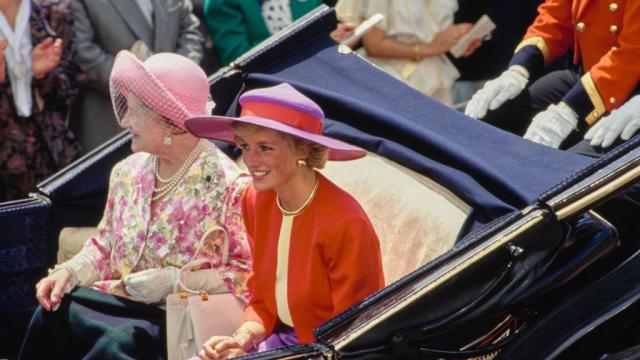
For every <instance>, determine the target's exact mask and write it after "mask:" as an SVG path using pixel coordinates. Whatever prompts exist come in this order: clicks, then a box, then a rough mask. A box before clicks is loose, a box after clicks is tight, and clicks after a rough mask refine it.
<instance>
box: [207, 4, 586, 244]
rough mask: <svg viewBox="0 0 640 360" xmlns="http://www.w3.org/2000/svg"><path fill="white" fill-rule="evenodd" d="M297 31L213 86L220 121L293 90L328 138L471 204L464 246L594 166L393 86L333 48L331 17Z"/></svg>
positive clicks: (320, 13)
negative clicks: (267, 93)
mask: <svg viewBox="0 0 640 360" xmlns="http://www.w3.org/2000/svg"><path fill="white" fill-rule="evenodd" d="M301 22H302V23H304V22H306V24H302V25H300V24H298V25H299V26H294V27H291V28H290V29H289V30H290V31H289V32H287V33H286V34H283V35H279V36H276V37H273V38H271V39H268V40H267V41H266V42H265V43H263V44H262V45H260V46H258V47H257V48H256V49H254V50H253V51H251V52H249V53H247V54H245V55H244V56H243V57H241V58H239V59H237V60H236V61H235V62H234V63H233V64H232V67H230V68H224V69H221V70H220V71H219V72H218V73H216V74H214V75H213V76H212V77H211V79H210V80H211V83H212V94H213V97H214V100H215V101H216V103H217V106H216V109H215V113H217V114H227V115H237V112H238V110H239V109H238V108H237V103H236V101H235V100H236V99H237V96H238V93H239V92H241V91H246V90H248V89H252V88H255V87H261V86H271V85H274V84H278V83H281V82H288V83H290V84H291V85H293V86H294V87H296V88H297V89H298V90H300V91H302V92H303V93H304V94H305V95H307V96H309V97H310V98H312V99H313V100H314V101H316V102H317V103H318V104H320V106H321V107H322V109H323V110H324V112H325V115H326V119H325V129H324V133H325V134H326V135H328V136H332V137H335V138H339V139H342V140H345V141H347V142H350V143H353V144H356V145H359V146H361V147H364V148H366V149H367V150H369V151H372V152H375V153H378V154H380V155H382V156H384V157H387V158H390V159H392V160H394V161H395V162H397V163H399V164H401V165H403V166H406V167H408V168H410V169H413V170H415V171H417V172H419V173H421V174H423V175H425V176H428V177H430V178H431V179H433V180H434V181H436V182H438V183H440V184H441V185H443V186H445V187H446V188H447V189H449V190H450V191H451V192H453V193H454V194H455V195H457V196H458V197H459V198H461V199H462V200H463V201H465V202H466V203H467V204H469V205H470V206H471V208H472V211H471V213H470V214H469V217H468V219H467V222H466V225H465V227H464V228H463V230H462V231H461V233H460V234H459V238H462V236H464V235H465V234H466V233H468V232H470V231H471V230H473V229H476V228H477V227H479V226H481V225H483V224H486V223H488V222H490V221H491V220H494V219H496V218H498V217H500V216H502V215H505V214H508V213H510V212H512V211H514V210H516V209H522V208H524V207H525V206H527V205H529V204H532V203H534V202H536V199H537V198H538V196H539V195H540V194H542V193H544V192H545V191H547V190H549V189H550V188H552V187H554V186H556V185H557V184H559V183H561V182H562V180H563V179H565V178H566V177H568V176H569V175H571V174H574V173H576V172H577V171H578V170H580V169H582V168H583V167H585V166H586V165H588V164H589V163H591V162H592V161H593V160H592V159H590V158H586V157H582V156H579V155H576V154H572V153H568V152H565V151H559V150H556V149H551V148H548V147H545V146H541V145H538V144H534V143H532V142H530V141H527V140H524V139H522V138H520V137H517V136H514V135H512V134H510V133H507V132H504V131H501V130H499V129H497V128H494V127H492V126H490V125H487V124H484V123H483V122H481V121H478V120H474V119H471V118H469V117H467V116H465V115H464V114H462V113H460V112H458V111H455V110H453V109H451V108H449V107H447V106H445V105H442V104H441V103H439V102H437V101H435V100H433V99H431V98H429V97H426V96H424V95H422V94H421V93H419V92H417V91H415V90H413V89H412V88H410V87H408V86H406V85H405V84H404V83H402V82H400V81H398V80H396V79H394V78H392V77H391V76H389V75H387V74H386V73H384V72H383V71H381V70H380V69H378V68H376V67H375V66H374V65H372V64H370V63H369V62H367V61H366V60H364V59H363V58H361V57H360V56H359V55H357V54H356V53H355V52H349V51H348V49H346V48H345V47H339V46H338V45H337V44H336V43H335V42H334V41H333V40H331V38H330V37H329V36H328V33H329V32H330V30H331V29H333V28H334V26H335V15H334V13H333V10H330V9H327V8H322V7H321V8H318V9H317V10H316V11H314V12H313V13H311V14H309V15H307V16H306V17H305V18H303V19H301ZM363 176H366V174H363Z"/></svg>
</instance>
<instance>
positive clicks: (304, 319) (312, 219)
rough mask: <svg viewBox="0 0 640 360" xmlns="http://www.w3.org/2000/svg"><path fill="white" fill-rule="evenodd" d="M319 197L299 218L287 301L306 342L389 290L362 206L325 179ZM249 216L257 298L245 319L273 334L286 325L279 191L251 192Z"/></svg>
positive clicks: (247, 196) (246, 214) (251, 284)
mask: <svg viewBox="0 0 640 360" xmlns="http://www.w3.org/2000/svg"><path fill="white" fill-rule="evenodd" d="M318 176H319V185H318V190H317V192H316V195H315V198H314V199H313V200H312V202H311V203H310V204H309V206H308V207H307V208H306V209H304V210H303V211H302V212H301V213H300V214H298V215H296V217H295V218H294V220H293V226H292V230H291V244H290V249H289V268H288V282H287V290H288V291H287V295H288V296H287V299H288V302H289V310H290V313H291V318H292V320H293V324H294V329H295V331H296V334H297V335H298V339H299V341H300V342H301V343H308V342H312V341H313V340H314V337H313V329H314V328H315V327H317V326H318V325H320V324H321V323H323V322H325V321H327V320H329V319H331V318H332V317H335V316H336V315H338V314H339V313H341V312H342V311H344V310H346V309H348V308H349V307H351V306H352V305H354V304H356V303H357V302H359V301H360V300H362V299H364V298H365V297H367V296H368V295H370V294H372V293H374V292H375V291H377V290H379V289H381V288H382V287H384V275H383V272H382V259H381V256H380V244H379V242H378V237H377V236H376V234H375V231H374V229H373V226H372V225H371V222H370V221H369V218H368V217H367V215H366V214H365V212H364V210H363V209H362V207H360V204H358V202H357V201H356V200H355V199H354V198H353V197H352V196H351V195H349V194H348V193H346V192H345V191H343V190H342V189H340V188H338V187H337V186H336V185H334V184H333V183H331V182H330V181H329V180H327V179H326V178H325V177H323V176H322V175H320V174H319V175H318ZM243 216H244V221H245V225H246V226H247V232H248V234H249V237H250V243H251V247H252V251H253V272H252V275H251V276H250V278H249V280H248V286H249V289H250V290H251V291H252V297H251V299H250V301H249V304H248V305H247V307H246V309H245V315H244V320H252V321H256V322H258V323H261V324H262V325H263V326H264V328H265V329H266V330H267V333H268V334H271V333H272V332H273V331H274V329H275V326H276V325H277V323H278V320H277V311H276V300H275V282H276V266H277V256H278V254H277V251H278V235H279V231H280V225H281V222H282V213H281V212H280V210H279V209H278V207H277V205H276V193H275V192H274V191H264V192H257V191H256V190H255V188H254V187H253V186H250V187H249V188H248V189H247V191H246V192H245V196H244V199H243Z"/></svg>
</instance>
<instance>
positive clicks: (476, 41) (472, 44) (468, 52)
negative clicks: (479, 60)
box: [460, 39, 482, 58]
mask: <svg viewBox="0 0 640 360" xmlns="http://www.w3.org/2000/svg"><path fill="white" fill-rule="evenodd" d="M480 45H482V39H473V40H471V42H470V43H469V46H467V50H465V51H464V52H463V53H462V55H460V57H463V58H465V57H469V56H471V54H473V53H474V52H475V51H476V50H477V49H478V48H479V47H480Z"/></svg>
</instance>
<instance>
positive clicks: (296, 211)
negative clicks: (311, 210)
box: [276, 179, 320, 216]
mask: <svg viewBox="0 0 640 360" xmlns="http://www.w3.org/2000/svg"><path fill="white" fill-rule="evenodd" d="M319 183H320V180H318V179H316V184H315V185H314V186H313V190H312V191H311V194H309V197H308V198H307V200H305V201H304V204H302V206H300V207H299V208H298V209H296V210H293V211H288V210H285V209H284V208H283V207H282V204H281V203H280V198H279V197H276V204H277V205H278V209H280V211H281V212H282V215H284V216H294V215H298V214H300V213H301V212H302V211H303V210H304V209H306V208H307V206H309V204H310V203H311V200H313V198H314V197H315V195H316V190H318V184H319Z"/></svg>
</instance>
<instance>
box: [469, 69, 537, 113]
mask: <svg viewBox="0 0 640 360" xmlns="http://www.w3.org/2000/svg"><path fill="white" fill-rule="evenodd" d="M528 82H529V72H528V71H527V69H525V68H524V67H522V66H519V65H513V66H511V67H510V68H509V69H508V70H507V71H505V72H503V73H502V74H501V75H500V76H499V77H497V78H495V79H493V80H490V81H487V83H486V84H484V86H483V87H482V89H480V90H478V91H477V92H476V93H475V94H473V96H472V97H471V100H469V103H468V104H467V108H466V109H465V110H464V113H465V114H466V115H467V116H470V117H472V118H475V119H482V118H483V117H484V116H485V115H486V114H487V110H495V109H497V108H499V107H500V106H501V105H502V104H504V103H505V102H506V101H507V100H511V99H513V98H514V97H516V96H518V94H520V93H521V92H522V90H524V88H525V87H526V86H527V83H528Z"/></svg>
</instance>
